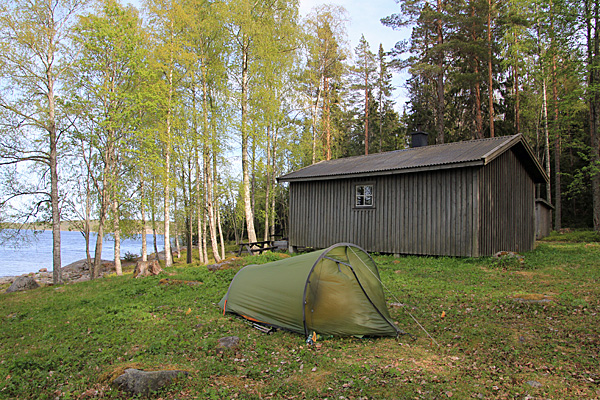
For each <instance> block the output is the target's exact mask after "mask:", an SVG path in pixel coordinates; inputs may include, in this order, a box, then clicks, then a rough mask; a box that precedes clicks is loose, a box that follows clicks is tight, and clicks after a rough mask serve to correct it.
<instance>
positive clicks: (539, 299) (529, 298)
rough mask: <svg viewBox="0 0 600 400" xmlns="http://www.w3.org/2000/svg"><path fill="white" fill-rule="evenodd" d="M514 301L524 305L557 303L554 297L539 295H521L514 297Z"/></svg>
mask: <svg viewBox="0 0 600 400" xmlns="http://www.w3.org/2000/svg"><path fill="white" fill-rule="evenodd" d="M512 299H513V300H514V301H520V302H524V303H550V302H553V301H555V299H554V297H552V296H550V295H546V294H539V293H519V294H515V295H513V296H512Z"/></svg>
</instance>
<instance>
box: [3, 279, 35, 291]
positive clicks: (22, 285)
mask: <svg viewBox="0 0 600 400" xmlns="http://www.w3.org/2000/svg"><path fill="white" fill-rule="evenodd" d="M39 287H40V285H38V283H37V282H36V281H35V279H33V278H32V277H31V276H19V277H18V278H16V279H15V280H14V282H13V283H12V285H10V287H9V288H8V289H6V293H12V292H20V291H22V290H31V289H37V288H39Z"/></svg>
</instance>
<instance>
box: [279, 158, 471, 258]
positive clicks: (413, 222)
mask: <svg viewBox="0 0 600 400" xmlns="http://www.w3.org/2000/svg"><path fill="white" fill-rule="evenodd" d="M477 180H478V173H477V169H475V168H458V169H452V170H437V171H428V172H419V173H411V174H400V175H388V176H381V177H373V178H371V179H360V180H353V179H343V180H328V181H314V182H292V183H291V184H290V212H289V218H290V225H289V227H290V233H289V238H290V244H291V245H293V246H306V247H315V248H324V247H327V246H330V245H332V244H334V243H337V242H350V243H355V244H357V245H359V246H361V247H363V248H364V249H366V250H367V251H378V252H385V253H398V254H423V255H450V256H476V255H477V249H478V239H479V237H478V235H477V233H476V232H477V231H476V230H475V229H476V227H477V226H478V225H479V223H478V220H479V212H478V209H477V205H478V195H479V194H478V188H479V186H478V184H477ZM357 183H373V184H374V185H375V188H374V192H375V208H374V209H356V208H353V207H352V206H353V202H354V185H355V184H357Z"/></svg>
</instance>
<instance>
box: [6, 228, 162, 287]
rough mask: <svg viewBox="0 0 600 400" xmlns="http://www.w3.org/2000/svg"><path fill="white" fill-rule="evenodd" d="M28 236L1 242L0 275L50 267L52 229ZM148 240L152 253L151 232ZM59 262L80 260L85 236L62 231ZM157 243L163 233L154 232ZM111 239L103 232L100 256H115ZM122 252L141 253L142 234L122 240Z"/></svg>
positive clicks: (160, 243) (67, 262)
mask: <svg viewBox="0 0 600 400" xmlns="http://www.w3.org/2000/svg"><path fill="white" fill-rule="evenodd" d="M28 236H29V239H31V240H21V241H20V246H19V247H18V248H14V247H13V246H11V245H7V244H0V276H17V275H21V274H26V273H29V272H37V271H39V270H40V269H41V268H47V269H48V271H52V232H51V231H43V232H41V233H40V234H38V235H36V237H35V238H33V237H32V235H28ZM146 239H147V240H148V253H154V240H153V237H152V235H146ZM60 242H61V262H62V266H63V267H64V266H66V265H69V264H71V263H73V262H75V261H79V260H83V259H85V258H86V256H85V239H84V237H83V235H82V234H81V232H61V238H60ZM156 242H157V243H156V244H157V247H158V251H162V250H164V237H163V235H157V238H156ZM95 246H96V234H95V233H92V236H91V238H90V253H91V255H92V257H94V249H95ZM113 249H114V241H113V240H112V236H105V237H104V243H103V246H102V259H103V260H113V259H114V250H113ZM125 253H132V254H137V255H140V254H141V253H142V237H141V236H138V237H137V238H134V239H122V240H121V257H124V256H125Z"/></svg>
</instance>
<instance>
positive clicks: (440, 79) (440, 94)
mask: <svg viewBox="0 0 600 400" xmlns="http://www.w3.org/2000/svg"><path fill="white" fill-rule="evenodd" d="M437 12H438V15H442V13H443V7H442V0H438V1H437ZM440 18H441V17H438V19H437V20H436V29H437V46H438V49H437V51H438V55H437V67H438V71H437V74H436V75H437V76H436V88H437V102H436V117H437V118H436V128H437V137H436V142H437V143H438V144H442V143H444V141H445V138H444V108H445V102H444V52H443V50H442V45H443V44H444V37H443V33H442V20H441V19H440Z"/></svg>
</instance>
